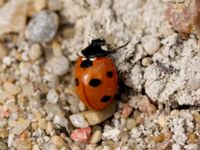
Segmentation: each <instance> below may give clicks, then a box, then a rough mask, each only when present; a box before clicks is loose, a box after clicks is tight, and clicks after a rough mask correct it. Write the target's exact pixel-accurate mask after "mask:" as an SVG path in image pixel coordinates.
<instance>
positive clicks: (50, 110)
mask: <svg viewBox="0 0 200 150" xmlns="http://www.w3.org/2000/svg"><path fill="white" fill-rule="evenodd" d="M44 109H45V111H46V112H47V114H48V116H49V117H54V116H56V115H62V114H63V112H62V110H61V109H60V107H59V105H58V104H50V103H47V104H45V106H44Z"/></svg>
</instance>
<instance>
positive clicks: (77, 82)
mask: <svg viewBox="0 0 200 150" xmlns="http://www.w3.org/2000/svg"><path fill="white" fill-rule="evenodd" d="M74 82H75V84H76V86H79V80H78V78H75V80H74Z"/></svg>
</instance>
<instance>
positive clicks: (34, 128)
mask: <svg viewBox="0 0 200 150" xmlns="http://www.w3.org/2000/svg"><path fill="white" fill-rule="evenodd" d="M31 128H32V130H37V129H38V123H37V122H32V123H31Z"/></svg>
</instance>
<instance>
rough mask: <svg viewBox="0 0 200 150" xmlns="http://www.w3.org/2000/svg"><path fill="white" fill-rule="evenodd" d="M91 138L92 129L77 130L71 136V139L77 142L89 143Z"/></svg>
mask: <svg viewBox="0 0 200 150" xmlns="http://www.w3.org/2000/svg"><path fill="white" fill-rule="evenodd" d="M90 136H91V128H90V127H87V128H80V129H76V130H74V131H73V132H72V134H71V136H70V137H71V139H72V140H74V141H76V142H88V140H89V139H90Z"/></svg>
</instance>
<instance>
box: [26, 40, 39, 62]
mask: <svg viewBox="0 0 200 150" xmlns="http://www.w3.org/2000/svg"><path fill="white" fill-rule="evenodd" d="M41 55H42V49H41V46H40V45H39V44H33V45H32V46H31V48H30V50H29V57H30V59H31V60H32V61H34V60H37V59H38V58H40V56H41Z"/></svg>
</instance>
